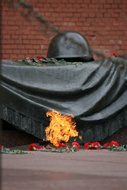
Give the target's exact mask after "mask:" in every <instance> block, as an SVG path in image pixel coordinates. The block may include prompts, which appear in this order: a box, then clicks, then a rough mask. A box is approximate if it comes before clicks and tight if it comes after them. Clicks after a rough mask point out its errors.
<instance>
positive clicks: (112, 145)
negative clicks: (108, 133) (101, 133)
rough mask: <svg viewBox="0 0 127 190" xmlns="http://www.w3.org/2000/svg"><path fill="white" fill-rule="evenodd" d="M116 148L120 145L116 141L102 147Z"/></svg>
mask: <svg viewBox="0 0 127 190" xmlns="http://www.w3.org/2000/svg"><path fill="white" fill-rule="evenodd" d="M118 146H120V145H119V143H118V142H117V141H111V142H108V143H105V144H104V145H103V148H110V147H118Z"/></svg>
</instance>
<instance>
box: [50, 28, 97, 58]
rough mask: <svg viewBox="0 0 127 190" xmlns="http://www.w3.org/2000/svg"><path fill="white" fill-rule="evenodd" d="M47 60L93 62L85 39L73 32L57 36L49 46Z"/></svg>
mask: <svg viewBox="0 0 127 190" xmlns="http://www.w3.org/2000/svg"><path fill="white" fill-rule="evenodd" d="M47 58H56V59H65V60H68V61H69V60H71V61H73V60H74V61H75V60H76V61H78V60H79V61H81V60H82V61H85V62H87V61H93V60H94V59H93V55H92V51H91V48H90V45H89V43H88V41H87V39H86V38H85V37H83V36H82V35H81V34H80V33H78V32H75V31H65V32H61V33H59V34H57V35H56V36H55V37H54V38H53V39H52V40H51V42H50V44H49V48H48V52H47Z"/></svg>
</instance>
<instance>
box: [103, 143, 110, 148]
mask: <svg viewBox="0 0 127 190" xmlns="http://www.w3.org/2000/svg"><path fill="white" fill-rule="evenodd" d="M110 146H111V145H110V143H105V144H104V145H103V147H104V148H108V147H110Z"/></svg>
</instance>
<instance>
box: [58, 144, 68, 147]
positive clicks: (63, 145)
mask: <svg viewBox="0 0 127 190" xmlns="http://www.w3.org/2000/svg"><path fill="white" fill-rule="evenodd" d="M66 147H67V145H66V144H64V143H59V145H58V146H57V148H66Z"/></svg>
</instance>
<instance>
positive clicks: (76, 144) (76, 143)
mask: <svg viewBox="0 0 127 190" xmlns="http://www.w3.org/2000/svg"><path fill="white" fill-rule="evenodd" d="M74 146H75V147H76V150H79V149H80V144H79V143H78V142H76V141H74V142H72V147H74Z"/></svg>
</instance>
